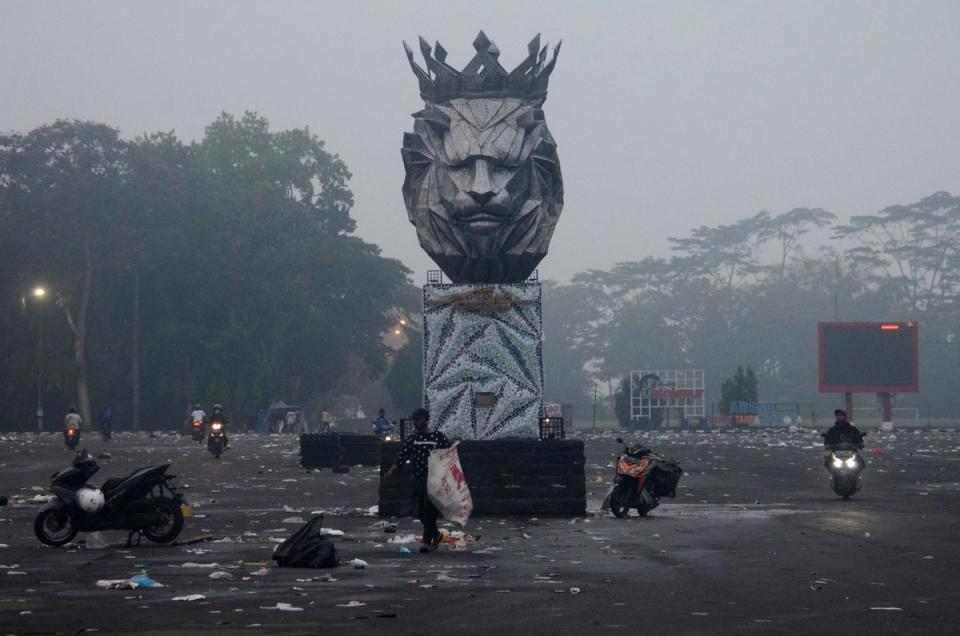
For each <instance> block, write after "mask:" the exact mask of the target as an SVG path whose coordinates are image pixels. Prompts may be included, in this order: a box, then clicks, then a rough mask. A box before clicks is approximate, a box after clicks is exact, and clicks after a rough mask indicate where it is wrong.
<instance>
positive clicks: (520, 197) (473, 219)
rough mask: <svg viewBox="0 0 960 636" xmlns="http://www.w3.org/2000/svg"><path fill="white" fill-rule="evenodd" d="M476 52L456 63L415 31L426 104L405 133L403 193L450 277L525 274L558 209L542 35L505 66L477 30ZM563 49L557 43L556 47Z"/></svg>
mask: <svg viewBox="0 0 960 636" xmlns="http://www.w3.org/2000/svg"><path fill="white" fill-rule="evenodd" d="M474 47H475V48H476V49H477V55H476V56H474V59H473V60H472V61H471V62H470V63H469V64H468V65H467V67H466V68H464V70H463V71H459V72H458V71H456V70H454V69H452V68H451V67H449V66H447V65H446V63H445V61H444V60H445V57H446V52H445V51H443V49H442V47H441V46H440V45H439V44H438V45H437V46H436V54H435V57H434V56H431V55H430V47H429V46H428V45H426V43H425V42H423V40H421V49H422V50H424V57H425V59H426V60H427V70H426V71H424V70H422V69H420V67H419V66H417V65H416V63H415V62H413V56H412V52H411V51H410V50H409V48H407V53H408V57H409V58H410V63H411V66H413V68H414V72H415V73H417V75H418V77H419V78H420V89H421V95H422V97H423V98H424V101H425V103H426V104H425V108H424V109H423V110H421V111H420V112H418V113H415V114H414V128H413V132H412V133H406V134H405V135H404V139H403V150H402V156H403V163H404V167H405V169H406V179H405V180H404V183H403V196H404V202H405V204H406V207H407V213H408V215H409V218H410V222H411V223H412V224H413V225H414V226H415V227H416V229H417V236H418V238H419V240H420V245H421V246H422V247H423V249H424V250H425V251H426V252H427V254H429V255H430V257H431V258H432V259H433V260H434V261H436V263H437V264H438V265H439V266H440V268H441V269H442V270H443V271H444V272H445V273H446V274H447V276H448V277H449V278H450V279H451V280H452V281H453V282H455V283H512V282H522V281H524V280H527V278H528V277H529V276H530V274H531V273H532V272H533V270H534V269H535V268H536V267H537V264H538V263H539V262H540V261H541V260H542V259H543V257H544V256H546V254H547V247H548V245H549V243H550V238H551V236H552V235H553V230H554V227H555V226H556V223H557V219H558V218H559V217H560V212H561V210H562V208H563V182H562V178H561V173H560V163H559V161H558V159H557V146H556V142H555V141H554V140H553V137H552V136H551V135H550V131H549V130H548V129H547V125H546V122H545V120H544V115H543V110H542V106H543V102H544V100H545V99H546V82H547V79H548V77H549V74H550V71H551V70H552V69H553V65H554V63H555V62H556V52H555V53H554V56H553V59H552V60H551V61H550V63H549V64H547V65H545V64H544V61H545V58H546V47H544V49H543V50H542V51H540V50H539V37H538V38H535V39H534V41H533V42H531V44H530V55H529V56H528V58H527V60H525V62H524V63H522V64H521V65H520V66H518V67H517V69H515V70H514V71H512V72H510V73H508V72H507V71H506V70H504V69H503V67H501V66H500V65H499V63H498V62H497V61H496V60H497V57H498V55H499V51H498V50H497V49H496V46H495V45H493V43H492V42H490V41H489V40H487V39H486V36H484V35H483V33H482V32H481V33H480V36H478V38H477V41H475V42H474ZM557 49H559V47H557Z"/></svg>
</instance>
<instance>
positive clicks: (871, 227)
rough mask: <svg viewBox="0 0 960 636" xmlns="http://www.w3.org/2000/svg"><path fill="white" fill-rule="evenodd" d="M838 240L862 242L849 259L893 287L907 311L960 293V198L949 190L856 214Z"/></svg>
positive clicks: (949, 300)
mask: <svg viewBox="0 0 960 636" xmlns="http://www.w3.org/2000/svg"><path fill="white" fill-rule="evenodd" d="M834 236H835V238H837V239H840V240H854V241H856V242H858V243H859V245H858V246H856V247H853V248H850V249H848V250H847V251H846V255H847V261H848V262H850V263H851V264H853V265H855V266H858V267H860V268H861V269H862V270H863V271H865V272H866V273H867V274H868V275H869V276H870V277H871V279H872V280H873V282H874V283H875V284H878V285H893V286H894V287H895V288H896V290H897V291H898V292H899V293H900V294H902V296H903V304H904V306H906V307H909V308H911V309H915V310H924V309H926V308H928V307H934V306H936V305H940V304H944V303H952V302H953V299H954V298H955V297H956V295H957V293H958V292H960V267H958V266H960V197H956V196H953V195H951V194H950V193H949V192H935V193H933V194H932V195H930V196H928V197H924V198H923V199H921V200H920V201H918V202H916V203H911V204H908V205H892V206H889V207H886V208H884V209H882V210H880V212H878V213H877V214H873V215H864V216H854V217H852V218H851V219H850V222H849V223H848V224H847V225H842V226H839V227H837V228H836V229H835V231H834Z"/></svg>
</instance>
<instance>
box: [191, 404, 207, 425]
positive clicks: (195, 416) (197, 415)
mask: <svg viewBox="0 0 960 636" xmlns="http://www.w3.org/2000/svg"><path fill="white" fill-rule="evenodd" d="M206 418H207V414H206V413H205V412H204V410H203V409H202V408H200V405H199V404H194V405H193V412H192V413H190V422H191V423H193V422H202V421H204V420H205V419H206Z"/></svg>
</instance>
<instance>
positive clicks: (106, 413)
mask: <svg viewBox="0 0 960 636" xmlns="http://www.w3.org/2000/svg"><path fill="white" fill-rule="evenodd" d="M112 426H113V411H112V410H111V409H110V407H109V406H105V407H103V409H101V410H100V433H101V434H102V435H103V436H104V438H105V439H109V438H110V435H111V434H112V433H113V431H112V430H111V428H112Z"/></svg>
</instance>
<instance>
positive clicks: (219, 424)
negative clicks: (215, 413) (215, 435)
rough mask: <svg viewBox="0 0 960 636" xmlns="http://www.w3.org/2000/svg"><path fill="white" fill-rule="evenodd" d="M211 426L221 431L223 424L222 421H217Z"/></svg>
mask: <svg viewBox="0 0 960 636" xmlns="http://www.w3.org/2000/svg"><path fill="white" fill-rule="evenodd" d="M210 428H212V429H213V430H215V431H219V430H220V429H221V428H223V424H221V423H220V422H216V423H214V424H213V425H212V426H211V427H210Z"/></svg>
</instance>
